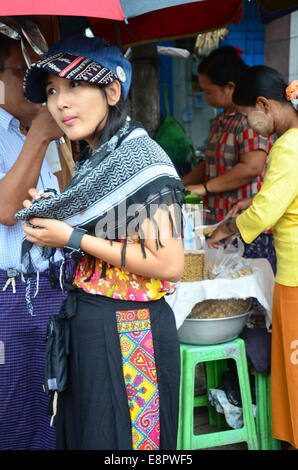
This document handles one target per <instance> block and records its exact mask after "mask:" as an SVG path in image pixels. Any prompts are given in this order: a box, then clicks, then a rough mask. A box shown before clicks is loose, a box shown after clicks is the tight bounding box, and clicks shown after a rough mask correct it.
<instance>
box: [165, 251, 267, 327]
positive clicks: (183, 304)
mask: <svg viewBox="0 0 298 470" xmlns="http://www.w3.org/2000/svg"><path fill="white" fill-rule="evenodd" d="M246 261H248V262H249V264H250V267H251V269H252V274H251V275H248V276H243V277H239V278H237V279H213V280H212V281H211V280H207V281H200V282H180V283H178V284H177V288H176V291H175V292H174V293H173V294H171V295H166V296H165V299H166V301H167V302H168V304H169V305H170V306H171V307H172V309H173V311H174V314H175V319H176V325H177V329H179V328H180V326H181V325H182V323H183V322H184V320H185V318H186V317H187V316H188V315H189V313H190V312H191V310H192V308H193V307H194V306H195V304H197V303H198V302H202V301H203V300H208V299H247V298H248V297H255V298H256V299H257V300H258V301H259V302H260V304H261V305H262V306H263V307H264V309H265V312H266V314H265V317H266V326H267V329H268V330H269V327H270V325H271V323H272V297H273V289H274V274H273V271H272V268H271V265H270V263H269V261H267V260H266V259H263V258H262V259H246Z"/></svg>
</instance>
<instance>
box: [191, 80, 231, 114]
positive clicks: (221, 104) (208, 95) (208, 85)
mask: <svg viewBox="0 0 298 470" xmlns="http://www.w3.org/2000/svg"><path fill="white" fill-rule="evenodd" d="M199 83H200V86H201V88H202V90H203V92H204V98H205V100H206V102H207V103H208V104H209V105H210V106H213V107H214V108H216V109H221V108H223V109H227V108H229V107H230V106H231V105H232V104H233V100H232V96H233V92H234V88H235V85H234V84H233V83H232V82H229V83H228V84H227V85H225V86H219V85H215V84H214V83H213V82H212V81H211V80H210V78H209V77H208V76H207V75H205V74H203V73H199Z"/></svg>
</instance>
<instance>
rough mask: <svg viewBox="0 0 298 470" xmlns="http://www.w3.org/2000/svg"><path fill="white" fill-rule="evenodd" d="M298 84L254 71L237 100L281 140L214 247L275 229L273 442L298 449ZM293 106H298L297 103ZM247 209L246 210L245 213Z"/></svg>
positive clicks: (260, 128)
mask: <svg viewBox="0 0 298 470" xmlns="http://www.w3.org/2000/svg"><path fill="white" fill-rule="evenodd" d="M297 92H298V82H292V83H291V84H290V86H289V87H287V84H286V82H285V81H284V79H283V78H282V76H281V75H280V74H279V73H278V72H277V71H276V70H274V69H271V68H269V67H266V66H255V67H252V68H251V69H250V70H249V71H248V72H247V73H246V74H245V75H244V76H243V78H242V79H241V80H240V82H239V83H238V85H237V86H236V89H235V92H234V95H233V100H234V102H235V104H236V105H237V108H238V109H239V110H240V111H241V112H242V113H244V114H246V115H247V119H248V122H249V124H250V125H251V127H252V128H253V129H254V130H255V131H256V132H259V133H260V134H262V135H264V136H269V135H272V134H273V133H274V132H276V134H277V135H278V137H279V138H278V140H277V141H276V142H275V144H274V146H273V148H272V150H271V152H270V155H269V164H268V169H267V173H266V176H265V180H264V183H263V186H262V188H261V189H260V191H259V193H258V194H257V195H256V196H255V197H254V198H253V200H252V203H251V205H250V206H249V203H250V202H251V201H248V202H247V205H248V206H249V207H248V208H247V210H245V212H243V213H242V214H240V215H238V216H237V217H236V218H229V219H228V220H226V221H225V222H224V223H223V224H221V225H220V226H219V228H218V229H217V230H216V231H215V232H214V233H213V235H212V237H211V238H210V240H209V241H208V244H209V246H210V247H217V246H218V243H219V241H220V240H222V239H224V238H227V237H230V236H231V235H232V234H233V233H236V232H240V234H241V236H242V237H243V239H244V240H245V242H246V243H251V242H252V241H253V240H254V239H255V238H256V237H257V236H258V235H259V234H260V233H261V232H263V231H264V230H267V229H268V228H269V227H274V228H273V237H274V242H275V249H276V254H277V273H276V284H275V288H274V296H273V311H272V355H271V402H272V425H273V436H274V437H276V438H277V439H280V440H282V441H286V442H289V443H290V444H291V446H292V447H291V448H298V420H297V416H298V387H297V386H298V366H297V364H298V317H297V312H298V244H297V240H298V223H297V221H298V185H297V181H298V114H297V111H296V109H295V108H294V104H295V101H296V102H297V99H296V95H297ZM292 100H293V101H292ZM243 208H244V207H243Z"/></svg>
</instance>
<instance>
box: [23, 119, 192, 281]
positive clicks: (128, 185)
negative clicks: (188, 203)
mask: <svg viewBox="0 0 298 470" xmlns="http://www.w3.org/2000/svg"><path fill="white" fill-rule="evenodd" d="M183 203H184V187H183V185H182V183H181V180H180V178H179V176H178V174H177V172H176V170H175V167H174V165H173V163H172V162H171V160H170V158H169V157H168V155H167V154H166V153H165V152H164V150H163V149H162V148H161V147H160V146H159V145H158V144H157V143H156V142H155V141H154V140H153V139H151V138H150V137H149V135H148V134H147V132H146V131H145V130H144V129H143V127H142V126H141V125H140V124H139V123H136V122H134V121H127V122H126V123H125V124H124V126H123V127H122V128H121V129H120V130H119V131H118V132H117V133H116V134H115V135H114V136H113V137H112V138H111V139H110V140H109V141H108V142H106V143H105V144H103V145H102V146H100V147H99V148H98V149H97V150H96V151H94V152H93V153H92V155H91V156H89V157H88V158H86V155H85V154H83V155H82V156H81V157H80V159H79V160H78V162H77V163H76V166H75V170H74V175H73V179H72V181H71V182H70V184H69V186H68V187H67V188H66V189H65V191H64V192H63V193H61V194H59V195H56V196H54V197H53V198H51V199H50V198H47V199H41V200H39V201H36V202H35V203H34V204H33V205H32V206H31V207H29V208H26V209H22V210H20V211H19V212H17V213H16V215H15V217H16V218H17V219H18V220H26V221H29V220H30V219H31V218H32V217H41V218H51V219H57V220H62V221H64V222H66V223H68V224H69V225H71V226H72V227H80V228H83V229H85V230H87V231H88V233H89V234H90V235H96V236H97V237H101V238H107V239H109V240H111V242H112V241H113V240H120V239H124V243H123V249H122V259H121V265H122V266H124V265H125V252H126V242H127V234H128V233H129V232H130V229H131V228H132V227H133V228H135V229H136V230H137V231H138V230H139V231H140V230H141V228H140V225H141V223H142V221H143V220H144V219H145V218H148V217H149V218H150V219H151V220H153V221H154V222H155V220H154V214H155V212H156V209H157V208H158V207H163V208H165V209H166V210H168V208H169V206H172V205H174V208H175V211H174V214H175V218H176V223H175V224H173V220H172V217H171V213H170V211H169V210H168V214H169V218H170V221H171V224H172V229H173V233H174V236H182V232H183V231H182V219H181V207H182V204H183ZM155 226H156V244H157V247H158V246H161V243H160V240H159V232H158V227H157V224H156V223H155ZM174 227H178V230H175V228H174ZM140 239H141V249H142V251H143V256H144V257H146V252H145V249H144V240H143V239H142V236H141V237H140ZM50 256H53V250H51V249H45V248H41V247H38V246H36V245H33V244H32V243H30V242H28V241H27V240H24V242H23V247H22V264H23V265H24V267H25V268H26V269H27V272H28V274H30V273H33V272H35V271H36V262H35V261H34V260H37V259H38V258H40V257H44V258H50Z"/></svg>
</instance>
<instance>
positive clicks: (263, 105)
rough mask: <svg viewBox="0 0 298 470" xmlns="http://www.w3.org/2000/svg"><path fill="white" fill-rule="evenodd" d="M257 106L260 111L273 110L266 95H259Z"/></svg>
mask: <svg viewBox="0 0 298 470" xmlns="http://www.w3.org/2000/svg"><path fill="white" fill-rule="evenodd" d="M256 107H257V109H259V110H260V111H264V112H265V113H268V112H269V111H270V110H271V106H270V102H269V100H268V99H267V98H265V97H264V96H258V98H257V102H256Z"/></svg>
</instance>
